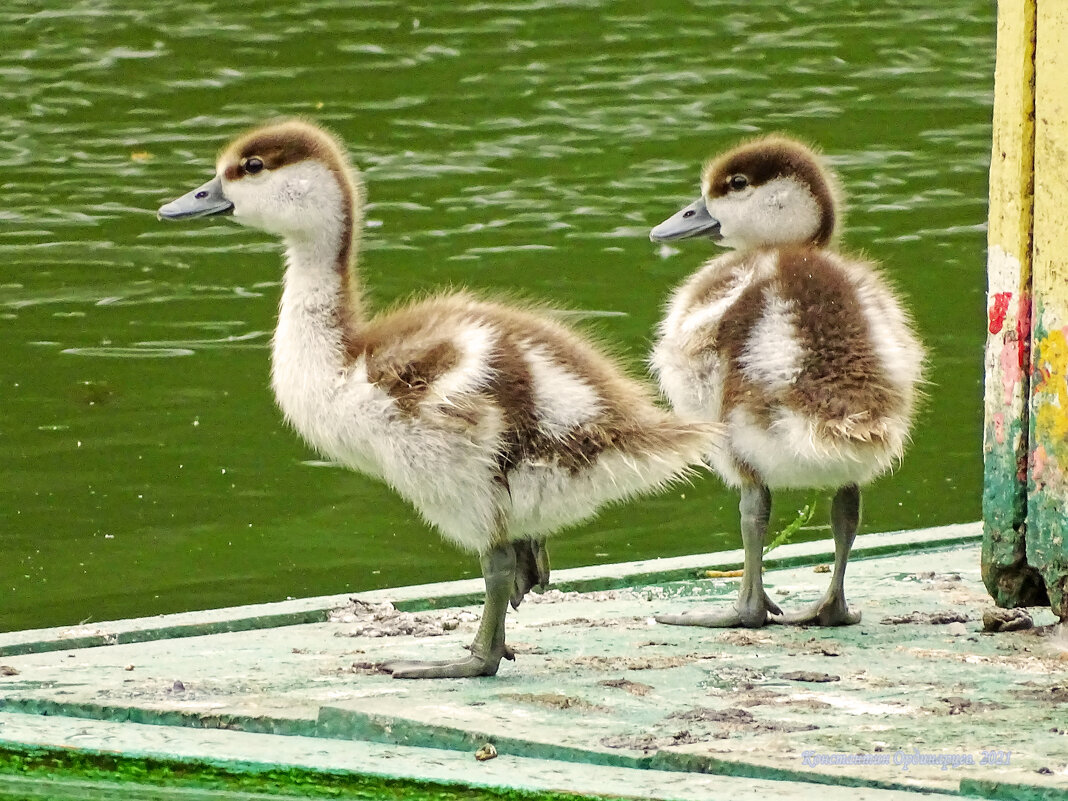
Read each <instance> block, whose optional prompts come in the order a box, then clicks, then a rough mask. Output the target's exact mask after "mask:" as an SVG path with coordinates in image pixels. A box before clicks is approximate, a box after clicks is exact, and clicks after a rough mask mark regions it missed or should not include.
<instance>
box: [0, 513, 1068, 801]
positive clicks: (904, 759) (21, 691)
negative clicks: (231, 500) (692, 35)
mask: <svg viewBox="0 0 1068 801" xmlns="http://www.w3.org/2000/svg"><path fill="white" fill-rule="evenodd" d="M979 536H980V530H979V526H978V525H966V526H949V527H945V528H941V529H931V530H927V531H922V532H903V533H897V534H886V535H868V536H866V537H862V538H861V539H860V540H859V541H858V553H857V555H856V557H855V558H854V561H853V562H852V563H851V565H850V569H849V576H848V580H847V588H848V590H849V592H850V601H851V603H852V604H853V605H855V606H858V607H860V608H861V609H862V611H863V613H864V619H863V621H862V622H861V624H860V625H858V626H853V627H849V628H845V629H833V630H820V629H814V628H796V627H780V626H772V627H768V628H765V629H761V630H755V631H745V630H742V631H715V630H706V629H696V628H678V627H669V626H662V625H657V624H656V623H654V622H652V615H653V614H655V613H658V612H661V611H681V610H683V609H687V608H690V607H691V606H692V605H694V604H700V603H710V604H725V603H728V602H729V601H730V599H731V598H732V597H733V594H734V592H735V590H736V586H737V580H736V579H730V578H702V577H701V576H703V575H704V572H705V570H707V569H720V570H723V569H730V568H732V567H735V566H737V565H738V564H739V563H740V560H741V554H740V553H739V552H729V553H723V554H707V555H702V556H695V557H685V558H682V559H671V560H653V561H649V562H642V563H630V564H626V565H611V566H603V567H597V568H583V569H578V570H571V571H560V572H559V574H557V575H556V576H554V587H555V588H554V589H552V590H550V591H549V592H547V593H545V594H544V595H541V596H535V597H528V599H527V601H525V602H524V604H523V605H522V606H521V607H520V609H519V610H518V611H516V612H514V613H512V614H510V616H509V622H508V626H509V630H508V633H509V637H510V641H511V643H512V644H513V646H514V647H515V649H516V651H517V654H518V655H517V659H516V662H515V663H505V664H504V665H503V666H502V669H501V672H500V673H499V674H498V675H497V676H496V677H493V678H484V679H469V680H450V681H436V682H412V681H401V680H395V679H393V678H391V677H389V676H387V675H383V674H381V673H379V672H377V671H376V670H375V669H374V667H373V665H374V663H377V662H380V661H385V660H388V659H396V658H412V657H415V658H431V659H433V658H441V657H443V656H446V655H451V654H456V653H458V652H459V651H460V650H461V648H462V646H463V645H464V644H466V643H467V642H469V641H470V639H471V638H472V636H473V635H474V630H475V627H476V625H477V619H478V612H479V611H480V603H479V601H480V597H479V590H480V582H472V581H465V582H455V583H449V584H439V585H425V586H422V587H409V588H399V589H394V590H386V591H378V592H373V593H366V594H361V595H359V596H358V598H357V599H356V600H353V599H352V598H351V597H349V596H336V597H328V598H318V599H305V600H301V601H292V602H287V603H284V604H269V605H264V606H256V607H244V608H235V609H227V610H215V611H210V612H201V613H190V614H185V615H172V616H166V617H158V618H146V619H141V620H131V621H119V622H116V623H110V624H98V625H93V626H85V627H78V628H74V629H52V630H44V631H36V632H17V633H11V634H2V635H0V674H3V675H0V749H3V750H6V751H7V752H15V753H17V752H19V751H20V750H33V749H39V748H45V749H48V748H62V749H68V750H67V751H66V753H70V749H73V750H74V751H77V752H79V753H81V752H84V753H86V754H109V755H116V754H118V755H121V756H123V757H124V758H129V759H153V760H156V759H161V760H172V761H177V762H180V763H183V764H204V765H210V766H213V767H215V768H219V767H221V768H223V769H226V770H232V771H233V772H235V773H241V772H243V771H250V770H266V769H269V768H279V767H283V768H290V767H293V768H299V769H301V770H302V771H305V772H311V773H313V774H314V773H316V772H319V773H322V774H323V775H331V776H337V775H345V774H351V775H370V776H382V777H390V778H401V779H409V780H413V781H431V782H441V783H445V784H452V785H459V786H472V787H487V788H512V789H518V790H529V791H553V790H555V791H568V792H573V793H580V794H596V795H600V796H614V797H620V796H626V797H629V798H657V799H728V798H729V799H734V800H736V799H747V798H757V797H760V798H767V797H769V796H771V797H777V796H779V795H787V794H789V795H791V796H794V797H798V798H821V799H824V800H825V801H837V799H843V801H844V799H872V800H873V801H875V800H876V799H885V800H886V801H899V800H901V799H905V798H911V797H914V796H915V795H916V794H917V793H936V794H951V795H963V796H966V797H977V798H1006V799H1008V798H1012V799H1025V798H1034V799H1047V798H1049V799H1051V798H1068V635H1066V634H1065V633H1063V632H1058V631H1057V630H1056V629H1055V628H1054V627H1053V626H1052V625H1051V624H1052V623H1053V622H1054V618H1053V615H1052V614H1051V613H1049V612H1048V610H1032V612H1033V613H1034V615H1035V623H1036V624H1037V626H1038V628H1036V629H1031V630H1027V631H1018V632H1009V633H999V634H985V633H982V622H981V619H982V613H983V610H984V609H987V608H989V607H990V606H991V603H990V601H989V598H988V596H987V595H986V592H985V590H984V589H983V586H982V583H981V581H980V578H979V544H978V542H979ZM827 546H828V543H822V542H821V543H807V544H802V545H797V546H786V547H784V548H781V549H777V550H776V551H775V552H774V554H772V555H773V556H775V557H776V559H775V560H770V559H769V562H771V563H772V564H773V565H777V567H775V569H770V570H769V571H768V573H767V576H766V584H767V586H768V587H769V593H771V594H772V596H773V597H775V598H776V599H777V600H778V601H779V602H780V603H781V604H782V605H783V606H784V607H785V608H795V607H799V606H801V605H803V604H804V603H806V602H810V601H812V600H815V599H816V598H817V597H818V596H819V595H820V594H822V591H823V589H824V587H825V585H826V582H827V579H828V576H827V575H826V574H822V573H820V572H817V571H818V570H819V568H818V567H815V566H817V565H820V564H822V563H824V562H825V561H826V560H828V559H829V552H828V550H827ZM485 743H492V744H493V745H494V746H495V747H496V749H497V752H498V756H497V757H496V758H495V759H490V760H488V761H484V762H481V761H477V760H476V759H475V758H474V752H475V751H476V750H477V749H478V748H479V747H480V746H482V745H484V744H485ZM3 786H4V785H3V779H2V777H0V791H2V789H3Z"/></svg>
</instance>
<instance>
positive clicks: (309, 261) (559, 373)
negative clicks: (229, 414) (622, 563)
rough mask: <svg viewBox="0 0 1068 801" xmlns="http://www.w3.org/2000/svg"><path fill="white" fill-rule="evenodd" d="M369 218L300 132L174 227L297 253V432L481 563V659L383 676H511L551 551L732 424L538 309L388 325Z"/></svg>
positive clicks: (285, 340)
mask: <svg viewBox="0 0 1068 801" xmlns="http://www.w3.org/2000/svg"><path fill="white" fill-rule="evenodd" d="M362 206H363V192H362V189H361V183H360V179H359V175H358V173H357V171H356V170H355V169H353V168H352V167H351V166H350V165H349V160H348V157H347V155H346V153H345V151H344V148H343V146H342V144H341V143H340V142H339V141H338V140H337V139H335V138H334V137H333V136H332V135H331V134H329V133H327V132H326V131H324V130H323V129H321V128H319V127H317V126H315V125H313V124H311V123H308V122H304V121H300V120H287V121H282V122H279V123H272V124H268V125H266V126H264V127H260V128H257V129H255V130H252V131H250V132H248V133H246V134H244V135H242V136H240V137H238V138H237V139H236V140H234V141H233V142H232V143H231V144H229V145H228V146H227V147H225V148H224V149H223V150H222V152H221V154H220V155H219V157H218V160H217V162H216V175H215V177H214V178H213V179H212V180H210V181H208V182H207V183H206V184H204V185H203V186H201V187H199V188H197V189H195V190H193V191H192V192H189V193H188V194H186V195H184V196H183V197H181V198H179V199H177V200H175V201H173V202H171V203H168V204H167V205H165V206H163V207H162V208H161V209H160V210H159V215H160V217H161V218H164V219H170V220H179V219H186V218H195V217H207V216H212V215H221V214H227V215H232V216H233V219H234V220H235V221H237V222H239V223H243V224H245V225H249V226H252V227H254V228H258V229H261V230H264V231H267V232H269V233H273V234H276V235H279V236H280V237H281V238H282V240H283V242H284V244H285V254H286V257H285V262H286V268H285V274H284V279H283V289H282V298H281V304H280V309H279V315H278V325H277V329H276V331H275V335H274V340H273V350H272V378H271V383H272V386H273V389H274V393H275V397H276V398H277V401H278V405H279V406H280V407H281V410H282V412H283V414H284V415H285V418H286V420H287V421H288V422H289V423H290V424H291V425H292V426H293V427H294V428H295V429H296V430H297V431H298V432H299V433H300V434H301V435H302V436H303V437H304V439H305V440H306V441H307V442H308V443H309V444H310V445H312V446H313V447H314V448H316V449H317V450H318V451H320V452H321V453H322V454H324V455H325V456H327V457H329V458H330V459H333V460H336V461H337V462H340V463H342V464H344V465H346V466H348V467H350V468H352V469H354V470H358V471H361V472H364V473H367V474H369V475H372V476H376V477H378V478H381V479H382V480H384V481H385V482H387V483H388V484H389V485H390V486H391V487H393V489H395V490H396V491H397V492H398V493H400V494H401V495H402V496H403V497H404V498H406V499H407V500H408V501H409V502H410V503H411V504H412V505H413V506H415V508H416V509H418V511H419V512H420V514H421V515H422V516H423V518H424V519H425V520H426V521H427V522H428V523H430V524H431V525H433V526H434V527H436V528H437V529H438V531H439V532H440V533H441V534H442V536H444V537H445V538H446V539H447V540H450V541H451V542H453V543H455V544H456V545H458V546H460V547H461V548H465V549H468V550H470V551H475V552H477V553H478V554H479V556H480V561H481V566H482V572H483V576H484V578H485V582H486V601H485V609H484V612H483V615H482V621H481V624H480V626H479V629H478V633H477V635H476V636H475V639H474V642H473V643H472V645H471V649H470V650H471V654H470V656H467V657H465V658H457V659H455V660H447V661H444V662H395V663H389V664H386V665H383V666H382V667H383V668H384V669H385V670H388V671H389V672H391V673H392V674H393V675H394V676H395V677H404V678H438V677H464V676H478V675H493V674H495V673H496V672H497V669H498V667H499V664H500V660H501V659H502V657H503V658H508V659H511V658H512V653H511V651H510V650H509V649H508V647H507V646H506V644H505V635H504V629H505V614H506V612H507V607H508V604H509V601H511V603H512V605H513V606H517V605H518V604H519V602H520V601H521V600H522V598H523V595H524V594H525V593H526V592H527V591H528V590H529V589H530V588H531V587H532V586H536V585H539V584H544V583H545V582H546V581H547V580H548V575H549V565H548V556H547V553H546V551H545V546H544V542H545V538H546V537H547V536H548V535H549V534H551V533H552V532H554V531H556V530H557V529H560V528H562V527H564V526H568V525H571V524H574V523H578V522H579V521H582V520H585V519H587V518H589V517H591V516H592V515H593V514H594V513H595V511H596V510H597V508H598V507H600V506H601V505H603V504H605V503H607V502H611V501H618V500H622V499H625V498H628V497H630V496H633V495H635V494H638V493H642V492H647V491H651V490H655V489H657V488H660V487H662V486H664V485H665V484H666V483H668V482H670V481H672V480H673V479H676V478H678V477H680V476H682V475H683V474H685V473H686V472H687V471H688V470H689V469H690V466H691V465H695V464H700V463H701V458H702V454H704V453H706V452H708V451H709V450H711V449H712V448H713V446H714V444H715V440H716V438H717V436H718V428H717V427H716V426H714V425H709V424H707V423H684V422H682V421H680V420H679V419H677V418H676V417H675V416H674V415H672V414H670V413H669V412H666V411H664V410H661V409H659V408H657V407H656V406H655V405H654V402H653V399H652V393H651V392H650V391H649V390H648V389H647V388H646V387H644V386H643V385H641V384H639V383H637V382H636V381H634V380H632V379H630V378H628V377H627V376H626V375H624V373H623V371H622V370H621V369H620V368H619V367H618V366H617V364H615V363H614V362H613V361H612V360H611V359H609V358H608V357H607V356H605V355H604V354H603V353H601V352H600V351H599V350H597V349H596V348H595V347H594V346H593V345H591V344H590V343H589V342H587V341H586V340H585V339H583V338H582V337H581V336H580V335H579V334H578V333H576V332H575V331H573V330H571V329H569V328H568V327H566V326H564V325H563V324H561V323H560V322H557V321H556V320H554V319H552V318H551V317H550V316H547V315H546V314H543V313H540V312H538V311H537V310H535V309H530V308H518V307H516V306H514V305H505V304H502V303H495V302H491V301H485V300H479V299H477V298H475V297H473V296H472V295H470V294H467V293H464V292H459V293H455V294H442V295H438V296H435V297H431V298H429V299H427V300H423V301H421V302H417V303H413V304H411V305H408V306H402V307H399V308H396V309H395V310H393V311H389V312H386V313H383V314H379V315H378V316H371V315H370V314H369V313H368V311H367V310H366V308H365V306H364V303H363V301H362V299H361V291H360V283H359V279H358V275H357V270H356V251H357V245H358V242H359V232H360V228H361V220H362Z"/></svg>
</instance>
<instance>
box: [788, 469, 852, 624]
mask: <svg viewBox="0 0 1068 801" xmlns="http://www.w3.org/2000/svg"><path fill="white" fill-rule="evenodd" d="M859 524H860V488H859V487H857V485H856V484H849V485H847V486H845V487H842V488H841V489H839V490H838V492H836V493H835V496H834V500H833V501H832V502H831V531H832V532H833V533H834V572H833V573H832V574H831V584H830V586H829V587H828V588H827V592H826V593H825V594H824V596H823V598H821V599H820V600H819V601H817V602H816V603H815V604H813V605H812V606H811V607H810V608H809V609H806V610H804V611H802V612H792V613H787V614H785V615H780V616H778V617H776V618H775V622H776V623H798V624H801V625H805V626H851V625H853V624H854V623H859V622H860V612H857V611H854V610H851V609H850V608H849V607H848V606H846V601H845V570H846V563H847V562H848V561H849V551H850V549H851V548H852V547H853V540H854V539H855V538H856V536H857V526H858V525H859Z"/></svg>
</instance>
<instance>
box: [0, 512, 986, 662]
mask: <svg viewBox="0 0 1068 801" xmlns="http://www.w3.org/2000/svg"><path fill="white" fill-rule="evenodd" d="M981 538H982V524H981V523H979V522H974V523H956V524H951V525H946V526H938V527H934V528H926V529H914V530H909V531H895V532H890V533H885V534H866V535H863V536H861V537H860V538H858V539H857V542H856V545H855V547H854V550H853V559H864V558H872V557H876V556H885V555H887V554H893V553H900V552H904V551H906V550H916V549H923V550H931V549H937V548H945V547H952V546H954V545H959V544H962V543H966V542H976V541H979V540H980V539H981ZM832 558H833V543H832V542H831V541H830V540H829V539H826V540H818V541H814V542H801V543H793V544H788V545H784V546H781V547H779V548H776V549H775V552H774V554H773V555H772V556H770V557H769V558H768V559H766V560H765V564H766V566H767V568H768V569H769V570H775V569H783V568H788V567H797V566H799V565H804V564H811V563H815V562H820V561H824V560H829V559H832ZM741 563H742V551H741V549H735V550H731V551H721V552H718V553H704V554H694V555H690V556H676V557H668V558H663V559H644V560H640V561H636V562H619V563H614V564H608V565H593V566H590V567H576V568H570V569H567V570H559V571H556V572H554V574H553V579H552V587H553V588H554V589H558V590H562V591H565V592H592V591H596V590H605V589H618V588H621V587H640V586H645V585H650V584H656V583H661V582H670V581H684V580H690V579H696V578H700V571H703V570H707V569H720V570H723V569H732V568H737V567H739V566H740V565H741ZM482 593H483V586H482V580H481V579H465V580H461V581H447V582H437V583H433V584H417V585H412V586H407V587H390V588H387V589H382V590H372V591H369V592H348V593H342V594H339V595H321V596H316V597H313V598H298V599H291V600H286V601H277V602H273V603H264V604H251V605H246V606H232V607H226V608H222V609H208V610H201V611H195V612H180V613H176V614H169V615H157V616H153V617H142V618H129V619H126V620H115V621H106V622H101V623H89V624H83V625H77V626H63V627H57V628H49V629H32V630H27V631H15V632H7V633H0V657H4V656H17V655H20V654H31V653H43V652H46V651H58V650H74V649H80V648H93V647H98V646H102V645H117V644H121V643H133V642H148V641H151V640H162V639H172V638H179V637H193V636H200V635H204V634H214V633H219V632H229V631H248V630H253V629H267V628H275V627H280V626H292V625H300V624H303V623H321V622H323V621H325V620H326V619H327V616H328V615H329V613H330V611H331V610H333V609H337V608H338V607H342V606H345V605H346V604H348V603H349V601H350V600H351V599H352V598H358V599H360V600H361V601H366V602H368V603H383V602H386V601H389V602H391V603H393V604H394V605H396V606H397V608H398V609H403V610H405V611H420V610H424V609H442V608H448V607H454V606H466V605H470V604H477V603H480V602H481V600H482Z"/></svg>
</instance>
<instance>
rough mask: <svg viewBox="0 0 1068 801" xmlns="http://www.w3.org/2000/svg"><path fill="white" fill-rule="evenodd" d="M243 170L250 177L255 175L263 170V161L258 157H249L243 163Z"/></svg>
mask: <svg viewBox="0 0 1068 801" xmlns="http://www.w3.org/2000/svg"><path fill="white" fill-rule="evenodd" d="M241 169H243V170H244V171H245V172H246V173H247V174H248V175H255V174H256V173H258V172H259V171H260V170H262V169H263V159H261V158H259V157H258V156H249V157H248V158H247V159H243V160H242V161H241Z"/></svg>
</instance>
